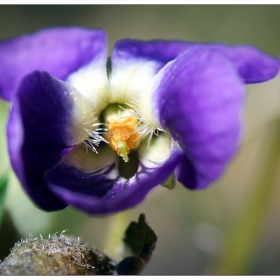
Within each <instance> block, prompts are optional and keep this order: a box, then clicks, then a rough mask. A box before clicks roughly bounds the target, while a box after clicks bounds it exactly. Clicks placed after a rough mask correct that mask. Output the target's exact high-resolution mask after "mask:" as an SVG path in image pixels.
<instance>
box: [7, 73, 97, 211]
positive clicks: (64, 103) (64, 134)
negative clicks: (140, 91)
mask: <svg viewBox="0 0 280 280" xmlns="http://www.w3.org/2000/svg"><path fill="white" fill-rule="evenodd" d="M81 98H83V97H82V96H81V95H79V93H78V92H76V90H75V89H74V88H72V87H71V86H69V85H67V84H66V83H64V82H62V81H60V80H57V79H55V78H53V77H51V76H50V75H49V74H48V73H46V72H34V73H31V74H29V75H27V76H26V77H25V78H24V79H23V81H22V83H21V84H20V86H19V91H18V93H17V95H16V97H15V99H14V102H13V104H12V109H11V112H10V116H9V120H8V125H7V137H8V149H9V154H10V159H11V164H12V166H13V169H14V170H15V173H16V174H17V176H18V178H19V180H20V181H21V183H22V185H23V187H24V188H25V190H26V192H27V193H28V194H29V195H30V196H31V197H32V199H33V200H34V201H35V202H36V203H37V204H38V205H39V206H40V207H42V208H43V209H45V210H47V211H51V210H58V209H62V208H64V207H66V205H67V204H65V203H64V202H62V201H61V200H60V199H58V198H57V197H56V196H55V195H53V194H52V192H51V191H50V190H49V189H48V188H47V186H46V185H45V182H44V178H43V177H44V172H45V171H46V170H48V169H50V168H51V167H53V166H54V165H55V164H56V163H57V162H59V161H60V159H61V157H62V156H63V155H64V154H66V153H67V152H69V150H71V147H72V146H73V145H75V144H77V143H79V142H80V141H81V139H84V137H85V131H84V130H83V129H82V126H81V124H82V122H83V119H84V118H85V116H86V114H87V113H88V114H91V113H90V112H89V111H90V107H88V106H87V102H86V100H84V101H82V100H80V101H79V102H78V101H77V99H81Z"/></svg>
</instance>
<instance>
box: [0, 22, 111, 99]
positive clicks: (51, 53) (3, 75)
mask: <svg viewBox="0 0 280 280" xmlns="http://www.w3.org/2000/svg"><path fill="white" fill-rule="evenodd" d="M104 54H105V57H106V56H107V42H106V34H105V32H104V31H103V30H87V29H83V28H78V27H69V28H67V27H65V28H53V29H45V30H42V31H39V32H37V33H34V34H31V35H23V36H20V37H17V38H14V39H10V40H7V41H3V42H1V43H0V97H1V98H3V99H5V100H7V101H11V100H12V98H13V96H14V94H15V91H16V88H17V86H18V85H19V82H20V81H21V79H22V78H23V77H24V76H25V75H26V74H28V73H29V72H32V71H34V70H45V71H47V72H49V73H50V74H51V75H53V76H55V77H57V78H58V79H62V80H65V79H66V78H67V77H68V76H69V75H70V74H71V73H72V72H74V71H76V70H77V69H79V68H81V67H82V66H83V65H86V64H88V63H89V62H92V61H94V60H100V56H104ZM105 59H106V58H105ZM104 63H105V62H104Z"/></svg>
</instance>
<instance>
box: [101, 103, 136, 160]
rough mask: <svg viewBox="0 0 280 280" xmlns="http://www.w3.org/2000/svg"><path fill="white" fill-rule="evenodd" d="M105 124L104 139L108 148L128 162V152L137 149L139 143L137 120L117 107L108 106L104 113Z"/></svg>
mask: <svg viewBox="0 0 280 280" xmlns="http://www.w3.org/2000/svg"><path fill="white" fill-rule="evenodd" d="M105 122H106V124H107V125H108V134H106V136H105V138H106V140H107V141H108V142H109V145H110V147H111V148H112V149H113V150H115V151H116V152H117V153H118V155H120V156H121V157H122V158H123V159H124V161H125V162H128V160H129V159H128V154H129V153H130V150H132V149H134V148H137V147H138V145H139V142H140V140H139V137H138V136H139V134H138V132H137V131H136V127H137V119H136V118H135V117H131V116H130V115H129V112H128V111H125V110H123V109H121V108H120V107H119V106H116V105H110V107H108V108H107V109H106V111H105Z"/></svg>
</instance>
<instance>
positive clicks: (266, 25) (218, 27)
mask: <svg viewBox="0 0 280 280" xmlns="http://www.w3.org/2000/svg"><path fill="white" fill-rule="evenodd" d="M279 15H280V6H278V5H277V6H274V5H267V6H266V5H89V6H88V5H64V6H56V5H48V6H45V5H40V6H32V5H24V6H19V5H13V6H3V5H1V6H0V39H2V40H3V39H6V38H9V37H13V36H17V35H20V34H23V33H28V32H33V31H36V30H38V29H41V28H46V27H54V26H67V25H78V26H83V27H87V28H103V29H105V30H106V31H107V34H108V41H109V50H110V51H111V50H112V48H113V45H114V44H115V42H116V41H117V40H120V39H123V38H135V39H144V40H149V39H157V38H161V39H181V40H188V41H200V42H201V41H202V42H210V41H219V42H224V43H228V44H252V45H255V46H256V47H258V48H260V49H262V50H263V51H265V52H267V53H269V54H271V55H274V56H277V57H280V32H279V26H280V16H279ZM247 88H248V97H247V101H246V106H245V108H244V135H243V139H242V143H241V145H240V150H239V153H238V154H237V155H236V157H235V159H234V160H233V161H232V163H231V164H230V166H229V168H228V169H227V171H226V173H225V174H224V176H223V177H222V178H221V179H220V180H219V181H218V182H217V183H215V184H213V185H212V186H211V187H209V188H208V189H207V190H205V191H199V192H193V191H189V190H186V189H185V188H184V187H182V186H180V185H179V184H178V185H177V186H176V188H175V189H174V190H172V191H170V190H168V189H164V188H162V187H157V188H155V189H154V190H153V191H152V192H151V193H150V194H149V195H148V197H147V198H146V200H145V201H144V202H143V203H142V204H140V205H139V206H136V207H134V208H133V209H131V210H129V211H126V212H124V213H121V214H115V215H112V216H108V217H91V216H88V215H87V214H85V213H83V212H80V211H77V210H75V209H73V208H71V207H68V208H67V209H65V210H63V211H60V212H55V213H45V212H42V211H41V210H39V209H38V208H36V207H35V206H34V205H33V204H32V202H31V201H30V200H29V198H27V196H26V195H25V194H24V193H23V192H22V190H21V188H20V186H19V184H18V182H17V180H16V178H15V177H13V179H12V180H11V182H10V184H9V189H8V195H7V201H6V207H7V209H8V212H9V213H10V217H11V218H12V219H13V221H14V224H15V226H16V227H17V229H18V231H19V232H20V235H21V237H27V236H28V234H29V232H30V231H31V232H32V233H33V235H37V236H38V235H39V234H42V235H43V236H45V235H47V234H49V233H54V232H61V231H62V230H65V229H68V234H70V235H75V236H80V237H82V238H83V239H84V240H85V241H87V242H89V243H91V244H93V245H95V246H96V247H98V248H99V249H101V250H105V251H106V252H107V253H108V254H111V255H112V256H115V257H117V256H118V254H119V253H121V246H120V245H121V238H122V237H123V236H122V234H123V231H124V229H125V228H126V226H127V225H128V223H129V222H130V220H136V219H137V218H138V215H139V214H140V213H145V214H146V216H147V220H148V222H149V224H150V225H151V226H152V227H153V229H154V230H155V232H156V233H157V235H158V244H157V248H156V251H155V253H154V255H153V257H152V259H151V261H150V263H149V264H148V266H147V267H146V269H145V270H144V271H143V273H142V274H143V275H200V274H215V273H216V272H215V271H216V270H215V267H216V265H217V262H218V261H219V257H220V252H221V251H222V247H223V242H224V240H225V237H226V236H228V235H229V234H230V231H229V229H230V227H231V225H232V224H233V223H234V221H235V218H236V216H237V215H238V214H239V213H240V211H241V209H242V207H243V205H244V204H245V205H246V201H247V200H248V199H250V196H251V194H252V193H253V192H254V185H255V184H254V182H255V181H254V180H257V175H258V174H259V172H260V169H261V168H262V167H261V164H262V162H263V158H264V156H265V153H266V151H267V149H268V148H269V145H270V140H271V137H273V134H272V133H273V132H274V130H275V127H276V125H277V123H278V122H279V117H280V76H279V75H278V77H276V78H275V79H274V80H272V81H269V82H266V83H263V84H258V85H250V86H248V87H247ZM7 114H8V105H7V104H5V103H4V102H1V103H0V129H1V134H0V141H1V142H0V153H1V154H0V155H1V162H0V174H2V173H3V172H4V171H5V169H6V168H7V166H8V157H7V154H6V153H7V152H6V147H5V132H4V131H5V121H6V118H7ZM279 148H280V143H279ZM279 171H280V166H279ZM278 177H279V178H278V180H275V182H274V183H273V190H272V192H271V198H270V200H269V204H268V207H266V211H265V212H264V220H263V223H261V228H260V230H259V233H256V236H259V239H257V242H256V243H255V244H254V246H253V247H254V249H255V250H254V251H253V255H252V256H251V257H250V260H249V262H248V265H246V269H245V270H244V271H243V272H242V273H244V274H260V275H263V274H265V275H272V274H280V266H279V259H280V223H279V214H280V172H279V176H278ZM7 228H8V227H7V223H6V224H5V226H2V227H1V231H0V236H3V234H4V233H5V231H7ZM116 228H117V230H115V229H116ZM252 238H253V237H252ZM4 243H5V240H3V239H2V241H1V244H4ZM1 248H3V245H1V246H0V251H1ZM0 253H1V252H0Z"/></svg>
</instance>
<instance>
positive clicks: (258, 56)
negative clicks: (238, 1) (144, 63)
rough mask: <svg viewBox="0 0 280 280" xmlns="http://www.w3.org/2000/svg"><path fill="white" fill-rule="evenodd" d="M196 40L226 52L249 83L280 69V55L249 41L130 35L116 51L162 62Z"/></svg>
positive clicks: (132, 56)
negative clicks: (230, 43)
mask: <svg viewBox="0 0 280 280" xmlns="http://www.w3.org/2000/svg"><path fill="white" fill-rule="evenodd" d="M197 44H200V45H204V46H207V47H209V48H210V49H213V50H216V51H219V52H220V53H221V54H223V55H225V56H227V57H228V59H230V61H231V62H232V63H233V65H234V66H235V67H236V68H237V70H238V72H239V75H241V77H242V78H243V79H244V82H245V83H247V84H250V83H260V82H265V81H268V80H270V79H272V78H274V77H275V76H276V75H277V73H278V71H279V67H280V60H279V59H277V58H275V57H273V56H270V55H268V54H266V53H264V52H262V51H260V50H258V49H257V48H255V47H252V46H249V45H238V46H228V45H226V44H219V43H195V42H184V41H165V40H154V41H148V42H145V41H140V40H130V39H127V40H122V41H119V42H118V43H117V44H116V46H115V51H116V52H117V53H119V54H121V56H122V57H124V58H125V59H132V58H138V59H142V60H143V59H145V60H150V61H155V62H157V63H159V65H161V66H163V65H165V64H166V63H168V62H169V61H171V60H173V59H175V58H176V57H177V56H178V55H179V54H181V53H182V52H184V51H185V50H187V49H188V48H190V47H192V46H194V45H197ZM119 56H120V55H119Z"/></svg>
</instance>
